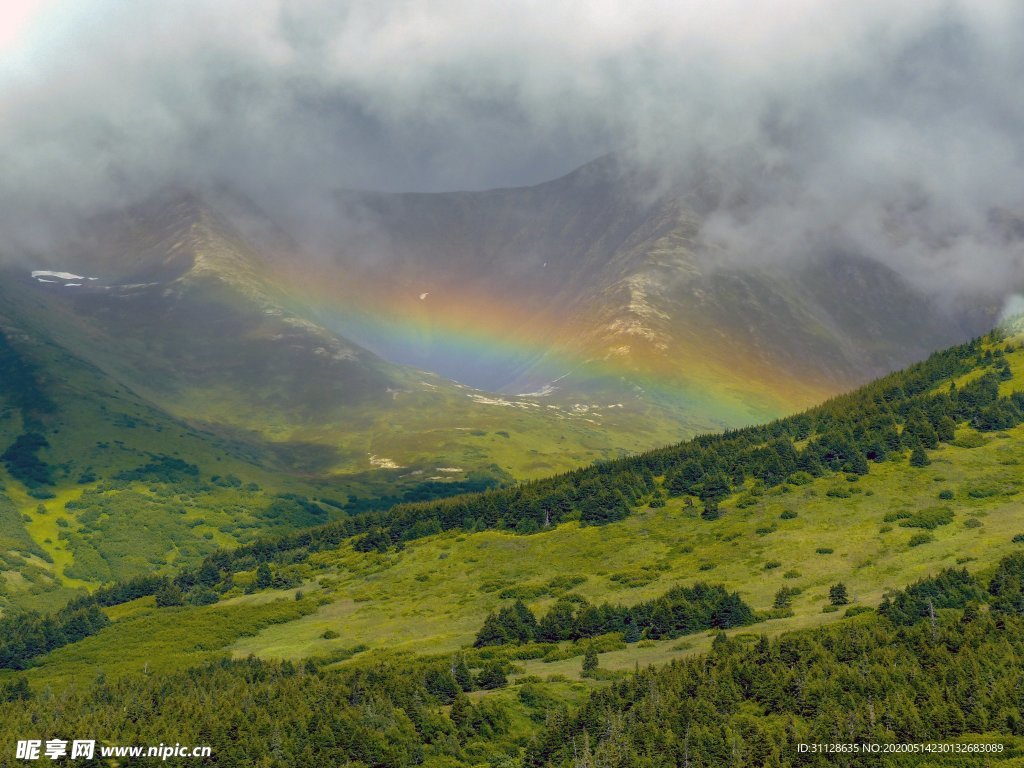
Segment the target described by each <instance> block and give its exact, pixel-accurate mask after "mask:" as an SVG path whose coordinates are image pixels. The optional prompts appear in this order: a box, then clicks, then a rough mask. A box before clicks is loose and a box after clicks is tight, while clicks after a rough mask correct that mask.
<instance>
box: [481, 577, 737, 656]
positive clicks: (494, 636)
mask: <svg viewBox="0 0 1024 768" xmlns="http://www.w3.org/2000/svg"><path fill="white" fill-rule="evenodd" d="M754 620H755V616H754V611H753V610H752V609H751V608H750V606H748V605H747V604H746V603H745V602H743V600H742V599H741V598H740V596H739V594H737V593H736V592H729V591H728V590H726V589H725V587H723V586H721V585H714V586H709V585H707V584H704V583H697V584H694V585H693V586H692V587H683V586H677V587H673V588H672V589H670V590H669V591H668V592H666V593H665V594H664V595H662V596H661V597H658V598H656V599H654V600H649V601H646V602H641V603H638V604H636V605H633V606H629V607H626V606H621V605H611V604H609V603H603V604H601V605H592V604H591V603H589V602H588V601H587V600H586V599H585V598H583V597H580V596H579V595H566V596H565V597H562V598H559V600H558V601H556V602H555V604H554V605H552V606H551V608H550V609H549V610H548V611H547V613H545V614H544V616H542V617H541V618H540V619H538V618H537V616H536V615H534V613H533V612H532V611H531V610H530V609H529V608H528V607H527V606H526V605H525V604H524V603H523V602H522V601H521V600H516V601H515V603H513V604H512V605H510V606H506V607H504V608H501V609H500V610H498V611H496V612H494V613H491V614H490V615H489V616H488V617H487V618H486V619H485V620H484V623H483V626H482V627H481V628H480V631H479V632H477V636H476V640H475V642H474V645H475V646H476V647H478V648H479V647H483V646H490V645H507V644H517V643H531V642H541V643H557V642H560V641H562V640H581V639H584V638H589V637H597V636H598V635H604V634H608V633H609V632H621V633H622V634H623V636H624V639H625V641H626V642H630V643H632V642H636V641H637V640H640V639H642V638H650V639H652V640H658V639H662V638H671V637H679V636H680V635H685V634H690V633H693V632H699V631H701V630H705V629H729V628H731V627H740V626H744V625H746V624H751V623H753V622H754Z"/></svg>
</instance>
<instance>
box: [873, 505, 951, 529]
mask: <svg viewBox="0 0 1024 768" xmlns="http://www.w3.org/2000/svg"><path fill="white" fill-rule="evenodd" d="M885 521H886V522H887V523H891V522H895V521H899V525H900V527H901V528H924V529H926V530H929V531H931V530H934V529H936V528H938V527H939V526H940V525H949V524H950V523H951V522H953V510H952V509H950V508H949V507H928V508H927V509H919V510H915V511H910V510H900V511H899V512H890V513H889V514H887V515H886V516H885Z"/></svg>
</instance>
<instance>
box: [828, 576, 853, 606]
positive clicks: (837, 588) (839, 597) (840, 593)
mask: <svg viewBox="0 0 1024 768" xmlns="http://www.w3.org/2000/svg"><path fill="white" fill-rule="evenodd" d="M828 600H829V602H830V603H832V605H846V604H847V603H849V602H850V598H849V597H848V596H847V593H846V585H845V584H843V583H842V582H839V583H838V584H833V585H832V586H831V587H829V590H828Z"/></svg>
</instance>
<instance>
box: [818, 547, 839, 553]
mask: <svg viewBox="0 0 1024 768" xmlns="http://www.w3.org/2000/svg"><path fill="white" fill-rule="evenodd" d="M814 551H815V552H817V553H818V554H819V555H831V554H832V553H833V552H835V550H834V549H832V547H818V548H817V549H816V550H814Z"/></svg>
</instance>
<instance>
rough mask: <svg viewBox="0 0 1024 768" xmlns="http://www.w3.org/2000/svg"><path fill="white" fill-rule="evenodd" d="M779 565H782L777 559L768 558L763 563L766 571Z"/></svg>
mask: <svg viewBox="0 0 1024 768" xmlns="http://www.w3.org/2000/svg"><path fill="white" fill-rule="evenodd" d="M780 565H782V563H781V561H779V560H769V561H768V562H767V563H765V564H764V569H765V570H766V571H771V570H773V569H775V568H778V567H779V566H780Z"/></svg>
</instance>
